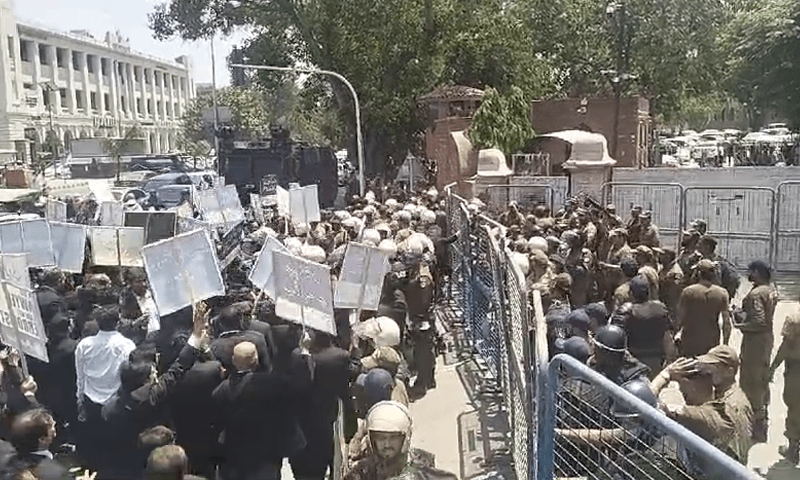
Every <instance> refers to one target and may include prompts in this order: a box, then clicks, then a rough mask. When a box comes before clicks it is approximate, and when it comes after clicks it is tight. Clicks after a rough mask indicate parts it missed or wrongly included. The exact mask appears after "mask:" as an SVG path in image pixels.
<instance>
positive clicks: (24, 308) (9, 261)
mask: <svg viewBox="0 0 800 480" xmlns="http://www.w3.org/2000/svg"><path fill="white" fill-rule="evenodd" d="M0 257H2V260H0V262H1V263H2V266H3V267H2V269H0V277H1V278H0V283H2V292H0V337H2V341H3V343H5V344H6V345H9V346H12V347H14V348H16V349H17V350H19V351H21V352H22V353H24V354H26V355H30V356H32V357H34V358H37V359H39V360H41V361H43V362H47V361H48V356H47V334H46V333H45V330H44V324H43V323H42V315H41V313H40V312H39V302H38V301H37V300H36V292H34V291H33V289H32V288H31V286H30V277H29V276H28V265H27V263H26V256H25V255H24V254H17V255H2V256H0Z"/></svg>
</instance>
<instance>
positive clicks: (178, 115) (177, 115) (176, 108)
mask: <svg viewBox="0 0 800 480" xmlns="http://www.w3.org/2000/svg"><path fill="white" fill-rule="evenodd" d="M175 116H176V117H180V116H181V106H180V105H178V104H177V103H175Z"/></svg>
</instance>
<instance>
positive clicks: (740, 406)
mask: <svg viewBox="0 0 800 480" xmlns="http://www.w3.org/2000/svg"><path fill="white" fill-rule="evenodd" d="M698 361H699V363H698V364H697V365H696V369H697V370H698V371H699V373H700V374H702V375H710V376H711V383H712V384H713V386H714V399H713V400H710V401H707V402H705V403H703V404H702V405H686V406H677V407H672V406H667V408H666V413H667V416H669V417H671V418H673V419H675V420H676V421H678V422H679V423H682V424H684V425H694V426H695V428H696V429H698V431H706V432H714V433H715V434H716V436H717V438H716V441H714V442H713V443H714V444H715V445H716V446H717V447H718V448H719V449H720V450H722V451H723V452H725V453H727V454H728V455H729V456H731V457H732V458H734V459H735V460H737V461H738V462H740V463H742V464H743V465H747V456H748V452H749V451H750V447H751V446H752V441H751V426H752V423H751V421H752V416H753V410H752V408H751V407H750V402H749V401H748V400H747V396H746V395H745V394H744V392H743V391H742V389H741V388H740V387H739V386H738V385H737V384H736V371H737V370H738V369H739V356H738V355H737V354H736V350H734V349H733V348H731V347H729V346H727V345H718V346H716V347H714V348H712V349H711V350H709V351H708V353H706V354H705V355H701V356H700V357H699V358H698ZM659 377H660V378H657V379H656V380H655V381H654V384H657V386H658V385H660V384H662V383H664V382H666V383H669V382H670V381H671V380H679V379H680V376H679V375H677V374H676V370H675V369H673V368H666V369H664V371H662V372H661V373H660V374H659Z"/></svg>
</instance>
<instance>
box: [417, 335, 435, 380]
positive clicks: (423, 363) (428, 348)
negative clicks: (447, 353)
mask: <svg viewBox="0 0 800 480" xmlns="http://www.w3.org/2000/svg"><path fill="white" fill-rule="evenodd" d="M433 328H434V327H433V325H431V326H430V328H429V329H427V330H414V331H413V332H412V335H413V336H414V363H415V364H416V367H417V381H416V382H414V388H415V389H422V388H424V389H428V388H433V386H434V384H435V378H436V377H435V373H436V350H435V348H436V345H435V343H434V339H433Z"/></svg>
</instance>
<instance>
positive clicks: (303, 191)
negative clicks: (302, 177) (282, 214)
mask: <svg viewBox="0 0 800 480" xmlns="http://www.w3.org/2000/svg"><path fill="white" fill-rule="evenodd" d="M289 216H290V217H291V218H292V222H293V223H295V224H298V223H311V222H319V221H320V214H319V198H318V194H317V186H316V185H307V186H305V187H302V188H293V189H291V190H289Z"/></svg>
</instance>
